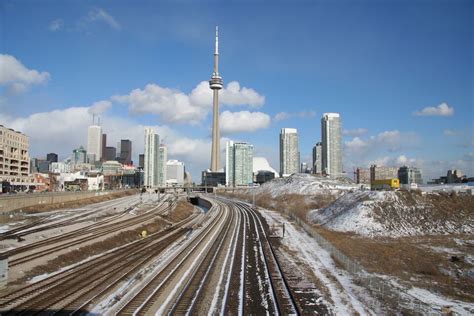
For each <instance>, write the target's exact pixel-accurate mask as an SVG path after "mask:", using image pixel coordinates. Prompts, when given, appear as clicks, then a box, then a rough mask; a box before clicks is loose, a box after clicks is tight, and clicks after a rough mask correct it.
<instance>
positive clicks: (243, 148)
mask: <svg viewBox="0 0 474 316" xmlns="http://www.w3.org/2000/svg"><path fill="white" fill-rule="evenodd" d="M251 183H253V145H251V144H248V143H240V142H236V143H234V142H232V141H228V142H227V143H226V185H227V186H248V185H249V184H251Z"/></svg>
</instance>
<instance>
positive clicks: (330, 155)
mask: <svg viewBox="0 0 474 316" xmlns="http://www.w3.org/2000/svg"><path fill="white" fill-rule="evenodd" d="M341 128H342V124H341V117H340V115H339V113H324V115H323V117H322V118H321V138H322V143H323V147H322V171H323V173H326V174H327V175H330V176H339V175H341V174H342V139H341V135H342V132H341Z"/></svg>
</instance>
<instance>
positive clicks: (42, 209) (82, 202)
mask: <svg viewBox="0 0 474 316" xmlns="http://www.w3.org/2000/svg"><path fill="white" fill-rule="evenodd" d="M137 193H138V190H124V191H120V192H114V193H109V194H106V195H100V196H94V197H91V198H84V199H80V200H76V201H70V202H61V203H53V204H47V205H33V206H28V207H25V208H23V211H25V212H28V213H39V212H46V211H53V210H58V209H62V208H76V207H81V206H84V205H89V204H94V203H99V202H104V201H110V200H113V199H117V198H121V197H124V196H129V195H133V194H137Z"/></svg>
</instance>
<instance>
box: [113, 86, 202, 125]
mask: <svg viewBox="0 0 474 316" xmlns="http://www.w3.org/2000/svg"><path fill="white" fill-rule="evenodd" d="M112 99H113V100H114V101H118V102H121V103H127V104H128V105H129V110H130V112H132V113H140V114H146V113H150V114H157V115H159V116H160V118H161V119H162V120H163V121H164V122H169V123H184V122H187V123H191V124H193V123H197V122H199V121H201V120H202V119H204V118H205V117H206V115H207V113H208V111H209V110H208V109H206V108H204V107H200V106H197V105H195V104H193V103H191V101H190V98H189V97H188V96H187V95H186V94H184V93H182V92H180V91H178V90H173V89H169V88H162V87H160V86H159V85H157V84H148V85H146V87H145V88H144V89H143V90H142V89H135V90H133V91H132V92H130V94H129V95H123V96H115V97H112ZM209 107H210V105H209Z"/></svg>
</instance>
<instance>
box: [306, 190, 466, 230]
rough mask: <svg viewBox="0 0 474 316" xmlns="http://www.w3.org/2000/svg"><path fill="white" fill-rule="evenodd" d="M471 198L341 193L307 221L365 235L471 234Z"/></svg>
mask: <svg viewBox="0 0 474 316" xmlns="http://www.w3.org/2000/svg"><path fill="white" fill-rule="evenodd" d="M473 203H474V198H473V197H472V196H463V197H461V196H457V195H449V194H443V193H430V194H420V193H417V192H405V191H398V192H392V191H383V192H371V191H357V192H349V193H347V194H344V195H343V196H341V197H340V198H339V199H337V200H336V201H335V202H334V203H333V204H331V205H330V206H328V207H326V208H322V209H319V210H313V211H310V212H309V214H308V219H309V220H310V221H311V222H313V223H317V224H320V225H322V226H324V227H326V228H329V229H333V230H336V231H344V232H355V233H357V234H361V235H365V236H390V237H400V236H416V235H424V234H448V233H469V234H472V233H474V207H473Z"/></svg>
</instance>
